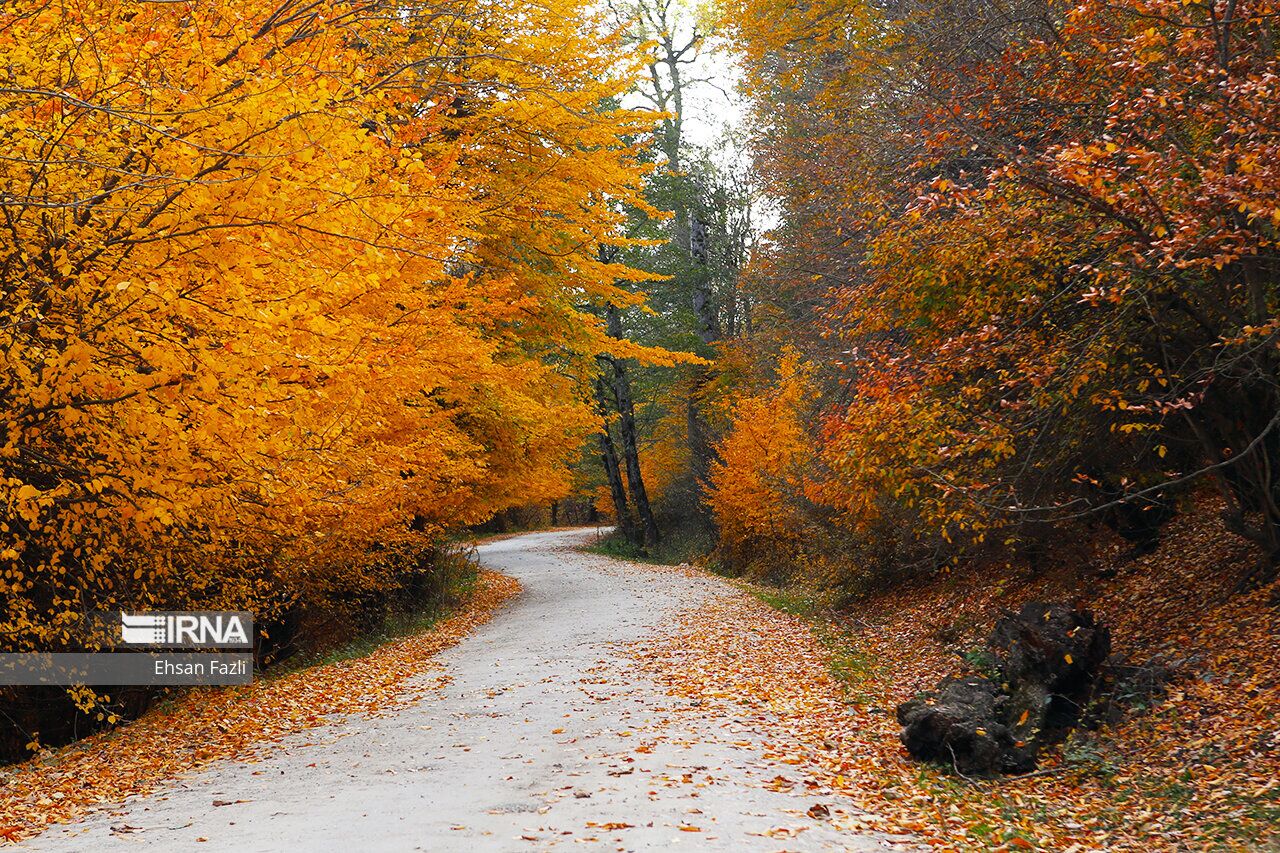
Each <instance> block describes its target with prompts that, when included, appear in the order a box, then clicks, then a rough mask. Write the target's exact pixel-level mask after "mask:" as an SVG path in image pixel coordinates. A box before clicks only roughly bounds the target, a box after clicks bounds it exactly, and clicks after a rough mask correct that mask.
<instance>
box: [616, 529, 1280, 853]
mask: <svg viewBox="0 0 1280 853" xmlns="http://www.w3.org/2000/svg"><path fill="white" fill-rule="evenodd" d="M1171 527H1172V530H1171V533H1170V536H1169V537H1168V539H1167V541H1166V542H1165V544H1164V545H1163V546H1162V547H1161V548H1160V549H1159V550H1158V551H1157V552H1156V553H1154V554H1151V555H1149V556H1147V557H1144V558H1140V559H1137V560H1134V561H1128V562H1124V561H1122V560H1120V559H1119V558H1118V554H1119V550H1120V548H1119V545H1116V546H1115V547H1113V548H1111V549H1110V550H1109V552H1107V550H1108V549H1105V548H1104V549H1102V550H1103V551H1104V552H1107V553H1103V554H1102V555H1101V558H1100V559H1101V560H1102V561H1103V562H1104V563H1105V562H1106V561H1107V560H1108V559H1109V560H1111V561H1112V562H1113V563H1115V564H1116V567H1117V574H1116V576H1115V577H1114V578H1112V579H1110V580H1101V579H1099V578H1098V575H1097V571H1096V569H1097V568H1098V564H1097V562H1096V561H1095V562H1094V564H1093V567H1092V570H1090V571H1087V572H1086V571H1081V570H1064V571H1061V572H1057V573H1051V576H1050V577H1049V578H1048V579H1041V580H1036V581H1029V580H1027V579H1026V577H1025V575H1024V574H1019V573H1016V572H1013V571H1009V572H1006V573H1004V574H1000V573H995V574H993V571H992V569H991V567H989V566H988V567H983V568H981V569H979V568H978V567H974V568H973V569H971V570H970V571H969V572H967V573H966V572H965V571H963V570H962V571H958V572H956V573H953V574H951V575H946V576H942V577H939V578H935V579H933V580H932V581H928V582H923V583H919V584H916V585H914V586H911V587H909V588H901V589H898V590H895V591H894V592H892V593H891V594H884V595H880V596H877V597H874V598H871V599H868V600H866V601H864V602H862V603H861V604H860V605H859V606H858V607H857V608H856V610H855V611H853V612H852V613H851V614H846V615H845V616H844V617H843V618H839V619H831V618H822V617H815V616H814V615H813V614H812V613H807V614H806V616H805V618H801V617H798V616H795V615H792V614H790V613H787V612H782V610H791V611H793V612H804V611H806V610H808V609H809V605H808V603H807V602H805V601H804V600H803V599H802V598H799V597H795V596H789V595H787V594H784V593H779V592H778V591H776V590H771V589H765V588H760V587H750V586H747V587H746V588H747V589H749V590H750V591H752V592H754V593H756V596H757V597H756V598H753V597H749V596H745V595H744V596H741V597H733V598H729V599H725V600H720V601H715V602H713V603H711V604H710V605H708V606H707V607H706V608H705V609H704V611H703V612H702V613H700V614H698V615H697V618H693V619H689V620H686V621H684V622H683V623H682V624H681V625H680V626H679V627H678V628H676V629H675V630H674V631H673V632H672V633H671V634H670V635H669V636H667V637H665V638H664V639H663V640H661V641H659V642H656V643H650V644H646V645H644V646H641V647H638V649H637V653H638V655H639V656H640V658H641V660H642V662H643V664H644V665H645V667H646V668H648V669H650V670H652V671H654V672H655V673H656V674H657V675H658V677H660V678H661V679H663V680H664V681H665V683H666V684H667V685H668V686H669V688H670V689H671V690H672V691H673V692H674V693H676V694H678V695H682V696H687V697H696V698H699V699H702V700H704V701H707V702H710V703H714V704H716V705H719V706H732V707H733V708H734V709H735V713H739V714H746V715H748V716H751V715H752V714H755V715H764V714H765V713H766V712H769V713H772V714H775V715H779V716H780V717H781V720H782V724H781V725H780V726H777V727H775V728H774V730H773V738H772V740H773V746H774V749H775V751H776V754H777V755H778V756H780V757H781V758H782V759H783V760H784V761H786V762H788V763H790V764H793V765H795V767H796V771H797V773H796V776H795V777H794V778H780V779H779V780H778V784H779V785H801V784H805V783H806V781H808V782H809V783H813V782H817V783H819V784H823V785H829V786H831V787H833V788H835V789H837V790H840V791H842V792H843V793H844V795H845V796H846V797H847V799H848V802H849V804H851V805H855V806H859V807H861V808H863V809H865V810H866V812H867V813H868V814H867V815H866V816H864V817H858V818H849V819H848V820H851V821H854V822H857V823H859V824H861V825H863V826H866V827H867V828H873V829H881V830H888V831H909V832H912V833H914V834H915V835H916V836H917V837H918V838H919V839H921V840H923V841H924V842H926V843H928V844H931V845H933V846H935V847H937V848H939V849H946V850H991V849H1005V850H1018V849H1043V850H1053V851H1083V850H1096V849H1107V850H1143V851H1146V850H1215V849H1222V850H1259V849H1262V848H1264V847H1265V846H1266V845H1267V844H1269V843H1274V842H1275V840H1276V839H1277V838H1278V837H1280V832H1278V831H1277V827H1280V718H1278V716H1277V708H1280V653H1278V652H1277V640H1278V639H1280V630H1278V628H1280V606H1277V604H1276V603H1274V599H1273V598H1272V596H1273V595H1274V593H1272V592H1271V591H1270V590H1259V591H1257V592H1254V593H1251V594H1248V595H1243V596H1231V595H1229V590H1230V587H1231V583H1232V581H1233V579H1234V577H1236V576H1237V575H1238V572H1239V571H1240V569H1241V567H1242V566H1243V565H1244V561H1245V560H1246V559H1250V556H1249V555H1248V554H1247V553H1245V552H1244V550H1243V549H1242V548H1241V547H1239V546H1238V545H1237V544H1236V543H1235V540H1233V539H1232V538H1231V537H1229V536H1227V535H1225V534H1223V532H1222V531H1221V530H1220V529H1219V527H1218V525H1217V524H1216V523H1215V522H1214V521H1212V519H1211V518H1209V517H1208V516H1206V515H1203V514H1202V515H1198V516H1196V517H1187V518H1184V519H1181V520H1178V521H1175V522H1174V523H1173V525H1171ZM744 586H745V585H744ZM1041 598H1059V599H1061V598H1066V599H1068V600H1073V601H1076V602H1078V603H1080V604H1082V605H1084V606H1086V607H1089V608H1092V609H1093V610H1094V611H1095V612H1096V613H1097V614H1099V615H1100V616H1101V617H1102V618H1103V619H1104V620H1106V621H1107V622H1109V623H1110V625H1111V626H1112V629H1113V631H1114V636H1115V641H1114V646H1115V648H1116V651H1117V653H1118V654H1119V655H1121V656H1124V657H1126V658H1127V659H1129V660H1130V661H1131V662H1134V663H1141V662H1144V661H1147V660H1150V659H1151V658H1152V657H1153V656H1154V655H1156V654H1163V655H1164V656H1165V659H1166V660H1172V661H1174V662H1178V663H1179V664H1180V669H1181V673H1182V674H1181V677H1180V678H1179V679H1178V680H1177V681H1176V682H1175V683H1173V684H1172V685H1171V686H1170V688H1169V690H1168V693H1167V695H1166V696H1165V697H1164V698H1163V699H1159V700H1156V701H1154V702H1151V703H1150V705H1151V706H1150V707H1149V708H1146V709H1144V710H1140V711H1138V712H1137V713H1135V714H1134V715H1132V716H1130V717H1128V718H1127V719H1126V720H1125V721H1123V722H1122V723H1120V724H1118V725H1115V726H1112V727H1109V728H1107V729H1104V730H1103V731H1101V732H1099V733H1093V734H1084V735H1079V736H1077V737H1075V738H1073V739H1072V740H1071V741H1069V742H1068V743H1067V744H1065V745H1064V746H1063V748H1061V749H1060V750H1058V751H1057V752H1055V753H1054V754H1052V755H1049V756H1048V757H1047V758H1046V760H1045V761H1044V762H1042V766H1041V769H1040V770H1039V771H1037V773H1036V774H1035V775H1031V776H1028V777H1024V778H1021V779H1014V780H1003V781H999V782H995V781H982V780H966V779H963V778H960V777H958V776H956V775H954V774H949V773H946V772H943V771H941V770H938V769H935V768H929V767H925V766H922V765H920V764H918V763H916V762H913V761H912V760H910V759H909V758H908V756H907V755H906V753H905V750H904V749H903V748H902V747H901V746H900V744H899V742H898V739H897V735H898V731H899V728H898V725H897V723H896V720H895V719H894V708H895V707H896V705H897V704H898V703H899V702H901V701H903V700H905V699H907V698H910V696H912V695H913V694H914V693H915V692H916V691H917V690H920V689H925V688H927V687H931V686H932V685H933V684H934V683H936V681H937V679H938V678H940V677H941V676H943V675H945V674H949V673H954V672H956V671H958V670H959V669H960V668H961V667H962V666H963V665H964V664H963V661H962V659H961V657H960V656H959V655H960V654H963V652H964V651H966V650H968V649H976V648H978V647H979V646H980V645H981V640H982V637H983V636H984V635H985V633H986V632H987V631H988V630H989V629H990V626H991V624H992V622H993V621H994V619H995V618H996V617H997V616H998V615H999V613H1000V611H1001V609H1002V608H1013V607H1015V606H1016V605H1018V604H1019V603H1021V602H1023V601H1027V600H1035V599H1041ZM761 599H762V600H763V601H768V602H769V603H770V604H772V605H773V606H772V607H771V606H768V605H766V604H765V603H762V600H761ZM778 608H782V610H780V609H778ZM704 712H705V711H704ZM761 718H762V719H763V717H761Z"/></svg>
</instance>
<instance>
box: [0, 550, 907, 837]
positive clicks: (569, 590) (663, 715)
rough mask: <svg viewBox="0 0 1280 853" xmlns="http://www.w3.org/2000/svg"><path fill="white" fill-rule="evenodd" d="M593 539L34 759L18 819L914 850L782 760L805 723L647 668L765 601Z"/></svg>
mask: <svg viewBox="0 0 1280 853" xmlns="http://www.w3.org/2000/svg"><path fill="white" fill-rule="evenodd" d="M592 535H593V533H592V532H591V531H583V530H578V531H553V532H547V533H535V534H527V535H521V536H516V537H513V538H507V539H501V540H495V541H489V542H487V543H485V544H483V545H482V546H481V547H480V548H479V558H480V560H481V562H482V564H483V565H484V566H486V567H488V568H491V569H496V570H499V571H501V572H503V573H504V575H497V574H492V573H490V574H486V575H484V583H483V584H482V585H481V588H480V590H479V592H478V594H477V596H476V598H475V601H474V602H473V604H472V605H471V606H469V607H467V608H466V609H465V610H463V611H462V612H460V613H459V614H457V615H456V616H454V617H452V618H450V619H448V620H445V621H444V622H442V623H440V624H439V625H438V626H437V627H436V628H434V629H433V630H430V631H428V632H426V633H425V634H422V635H420V636H418V637H411V638H407V639H404V640H401V641H397V642H393V643H391V644H389V645H387V646H384V647H382V648H380V649H378V650H376V651H374V652H373V653H372V654H371V655H369V656H368V657H365V658H361V659H358V660H353V661H344V662H339V663H336V664H329V665H325V666H322V667H318V668H312V669H307V670H300V671H298V672H296V673H292V674H290V675H288V676H285V677H282V678H280V679H264V680H261V681H259V682H257V683H256V684H255V685H253V686H252V687H251V688H246V689H244V690H223V691H207V692H205V693H202V694H200V695H194V696H192V695H191V694H188V696H187V697H184V701H183V702H181V704H180V707H177V708H172V709H168V710H167V711H165V712H162V713H156V714H150V715H147V716H145V717H144V718H143V719H142V720H140V721H138V722H136V723H133V724H130V725H128V726H125V727H123V728H122V729H120V730H118V731H117V732H115V733H114V734H112V735H109V736H103V737H97V738H90V739H87V740H86V741H82V742H80V743H78V744H75V745H73V746H71V747H68V748H65V749H62V750H55V751H51V752H49V753H48V754H46V755H44V756H41V757H39V758H38V759H36V760H33V761H31V762H28V763H27V764H25V765H22V766H20V767H17V768H16V769H14V770H12V771H11V772H10V773H9V774H8V776H7V777H5V778H4V780H3V784H2V785H0V830H3V834H5V835H8V836H10V837H12V838H14V839H18V838H21V837H23V836H29V835H32V834H34V833H35V832H36V831H37V830H39V829H44V832H43V833H42V834H39V835H36V836H35V837H30V838H27V839H26V840H25V841H20V842H19V847H20V848H21V849H30V850H46V851H49V850H57V851H72V850H85V849H92V850H95V851H110V850H117V849H119V850H125V849H128V850H136V849H164V850H171V849H182V850H189V849H210V850H232V849H234V850H236V851H253V850H279V849H282V848H285V847H288V848H291V849H306V850H342V851H344V853H345V851H351V850H361V851H369V850H396V851H400V850H412V849H430V850H460V849H466V850H500V851H509V850H515V851H521V850H529V851H540V850H547V849H573V850H576V849H588V850H606V849H607V850H657V849H662V850H666V849H670V848H672V847H676V848H677V849H680V848H683V849H692V850H726V851H751V850H759V851H778V850H833V851H834V850H847V851H859V850H863V851H885V850H890V849H915V848H916V845H915V844H914V843H913V842H912V840H911V839H909V838H904V837H896V838H891V837H889V836H888V835H886V834H884V833H880V832H876V831H872V830H869V829H867V828H866V827H867V826H868V825H870V824H871V823H874V822H875V821H873V820H872V819H870V818H869V817H868V816H866V815H864V814H862V812H861V811H860V810H859V809H857V808H856V807H855V806H854V805H853V804H852V802H851V801H849V800H847V799H845V798H842V797H840V796H839V795H838V794H837V793H836V792H835V791H834V789H833V788H832V787H831V786H830V785H828V784H826V783H824V782H823V781H821V780H820V779H818V778H817V777H816V776H814V775H813V774H812V773H811V772H810V771H809V770H808V769H807V767H808V760H807V759H805V758H802V757H799V756H793V755H789V754H779V752H778V749H777V748H776V747H774V746H772V745H771V739H772V738H773V737H774V736H775V735H778V734H780V733H782V732H784V730H785V729H786V727H787V725H788V721H787V717H786V716H785V715H784V714H782V713H779V714H777V715H771V714H769V713H767V712H762V711H760V710H759V709H752V710H749V711H748V710H747V709H745V708H742V707H738V706H728V705H721V704H713V703H711V702H709V701H704V700H702V699H699V698H686V697H683V696H678V695H672V691H671V690H670V688H669V686H668V685H667V684H666V680H665V678H664V677H663V676H662V674H661V673H660V672H658V671H656V670H654V671H649V670H646V669H645V668H644V667H642V666H639V665H638V661H639V660H641V658H640V657H638V656H640V655H641V653H642V650H643V649H644V648H646V647H651V646H654V645H656V644H658V643H660V642H662V641H663V638H664V637H669V636H671V635H672V632H678V631H680V630H681V626H682V625H687V624H688V623H689V621H690V620H691V619H694V618H696V617H697V614H699V613H701V612H704V610H705V609H706V608H713V609H714V608H718V607H720V608H734V607H749V606H751V605H753V603H754V599H752V598H751V596H750V595H748V594H746V593H744V592H742V591H740V590H737V589H735V588H734V587H733V586H732V585H730V584H729V583H728V582H726V581H724V580H722V579H719V578H716V577H713V576H710V575H708V574H705V573H701V572H695V571H692V570H681V569H673V568H668V567H656V566H644V565H637V564H632V563H625V562H620V561H617V560H612V559H609V558H606V557H601V556H596V555H588V554H584V553H581V552H579V551H577V550H575V549H576V548H577V547H578V546H580V545H581V544H582V543H583V542H584V541H586V540H587V539H589V538H590V537H591V536H592ZM506 575H509V576H510V577H507V576H506ZM513 578H514V579H513ZM517 588H518V591H517ZM775 616H776V614H775V613H774V612H773V611H765V617H766V618H765V622H764V623H762V624H764V625H765V629H764V630H771V627H770V626H771V624H772V623H771V622H770V621H769V620H770V619H773V618H774V617H775ZM795 630H797V631H799V630H802V629H801V628H799V627H795ZM464 631H465V632H468V633H467V635H466V636H465V637H462V633H463V632H464ZM460 638H461V639H460ZM642 659H643V661H645V662H646V663H648V664H653V663H654V657H653V656H652V654H647V655H644V656H643V658H642ZM811 665H812V667H813V668H814V669H815V670H816V671H817V672H819V673H821V672H825V669H824V668H823V667H824V664H823V662H822V661H821V660H817V659H815V660H813V661H811ZM730 687H731V685H730ZM95 805H96V806H97V807H96V808H92V809H90V808H89V807H90V806H95ZM46 824H50V825H48V826H46ZM52 824H56V825H52Z"/></svg>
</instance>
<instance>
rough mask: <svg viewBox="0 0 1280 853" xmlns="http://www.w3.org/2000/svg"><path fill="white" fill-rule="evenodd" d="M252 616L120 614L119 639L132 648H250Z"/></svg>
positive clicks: (221, 614) (226, 613)
mask: <svg viewBox="0 0 1280 853" xmlns="http://www.w3.org/2000/svg"><path fill="white" fill-rule="evenodd" d="M252 635H253V617H252V616H251V615H250V614H248V613H238V612H208V613H121V614H120V639H121V641H122V642H124V643H125V644H127V645H131V646H166V647H170V648H249V647H251V646H252V645H253V643H252V642H251V641H250V639H249V638H250V637H251V636H252Z"/></svg>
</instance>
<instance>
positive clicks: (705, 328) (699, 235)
mask: <svg viewBox="0 0 1280 853" xmlns="http://www.w3.org/2000/svg"><path fill="white" fill-rule="evenodd" d="M691 226H692V227H691V228H690V242H689V254H690V255H691V256H692V257H693V259H694V261H696V262H697V263H698V264H699V266H700V267H702V268H703V270H704V271H705V267H706V264H707V227H706V224H705V223H704V222H702V221H701V220H700V219H697V218H696V217H695V218H694V219H693V220H692V223H691ZM693 311H694V315H695V316H696V317H697V319H698V338H699V339H700V340H701V341H702V343H703V344H705V345H710V344H711V343H713V342H714V341H716V340H718V339H719V337H720V321H719V318H718V317H717V316H716V309H715V304H714V302H713V301H712V299H711V290H710V288H709V287H708V283H707V278H706V276H705V275H702V276H699V278H698V280H697V282H696V283H695V284H694V289H693ZM710 381H711V371H710V370H709V369H708V368H706V367H695V368H693V376H692V381H691V383H690V387H689V398H688V401H687V403H686V406H687V408H686V410H685V415H686V426H687V429H688V443H689V464H690V466H691V468H692V469H693V485H694V498H695V501H696V503H697V507H698V509H699V510H700V511H702V512H703V513H704V515H706V514H707V513H706V509H707V505H706V493H707V489H708V488H709V486H710V478H711V456H712V453H713V450H712V447H711V439H710V435H709V433H710V429H709V428H708V426H707V422H706V419H705V418H703V416H702V392H703V390H704V389H705V388H706V386H707V384H708V383H709V382H710Z"/></svg>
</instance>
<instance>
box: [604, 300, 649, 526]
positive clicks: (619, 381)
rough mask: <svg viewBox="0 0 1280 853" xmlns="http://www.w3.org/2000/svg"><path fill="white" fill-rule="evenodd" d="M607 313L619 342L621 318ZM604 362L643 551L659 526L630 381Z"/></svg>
mask: <svg viewBox="0 0 1280 853" xmlns="http://www.w3.org/2000/svg"><path fill="white" fill-rule="evenodd" d="M607 310H608V314H607V317H608V321H609V326H608V329H609V335H610V337H613V338H617V339H619V340H621V338H622V316H621V314H620V313H619V311H618V309H617V307H616V306H614V305H612V304H611V305H609V307H608V309H607ZM605 360H606V361H608V362H609V365H610V367H611V369H612V371H613V383H612V384H613V399H614V403H615V404H616V405H617V408H618V432H619V434H620V435H621V436H622V458H623V461H624V463H625V467H626V470H627V486H628V488H629V490H630V493H631V500H632V502H633V503H635V505H636V512H637V514H638V515H639V516H640V525H641V528H642V532H643V538H644V547H646V548H649V547H652V546H654V545H656V544H658V541H659V540H660V539H661V536H660V535H659V533H658V523H657V521H655V520H654V517H653V509H652V507H651V506H650V505H649V492H648V490H647V489H645V487H644V477H643V476H642V475H641V473H640V448H639V443H638V441H637V440H636V413H635V404H634V402H633V401H632V399H631V380H630V378H629V377H628V376H627V369H626V367H625V366H623V364H622V362H620V361H619V360H618V359H616V358H606V359H605Z"/></svg>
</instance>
